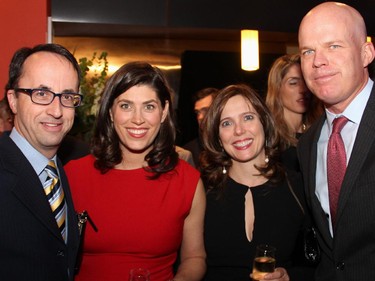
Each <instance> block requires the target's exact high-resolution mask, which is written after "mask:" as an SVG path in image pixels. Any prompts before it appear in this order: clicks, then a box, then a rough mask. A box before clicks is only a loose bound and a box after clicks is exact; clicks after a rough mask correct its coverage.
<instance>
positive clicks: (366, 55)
mask: <svg viewBox="0 0 375 281" xmlns="http://www.w3.org/2000/svg"><path fill="white" fill-rule="evenodd" d="M374 57H375V49H374V45H373V44H372V43H371V42H366V43H364V44H363V46H362V60H363V67H367V66H368V65H369V64H370V63H371V62H372V61H373V60H374Z"/></svg>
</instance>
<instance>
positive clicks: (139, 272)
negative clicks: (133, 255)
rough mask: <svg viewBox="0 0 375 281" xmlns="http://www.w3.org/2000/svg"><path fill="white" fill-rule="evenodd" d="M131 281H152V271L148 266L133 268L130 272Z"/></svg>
mask: <svg viewBox="0 0 375 281" xmlns="http://www.w3.org/2000/svg"><path fill="white" fill-rule="evenodd" d="M129 281H150V271H149V270H148V269H146V268H133V269H131V270H130V272H129Z"/></svg>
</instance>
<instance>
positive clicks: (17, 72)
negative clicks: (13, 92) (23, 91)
mask: <svg viewBox="0 0 375 281" xmlns="http://www.w3.org/2000/svg"><path fill="white" fill-rule="evenodd" d="M38 52H49V53H53V54H57V55H60V56H62V57H64V58H66V59H67V60H68V61H69V62H70V63H71V64H72V66H73V67H74V69H75V71H76V72H77V79H78V80H77V83H78V85H77V87H78V86H79V82H80V79H81V69H80V67H79V65H78V62H77V60H76V59H75V57H74V56H73V54H71V53H70V52H69V51H68V49H66V48H65V47H63V46H61V45H59V44H53V43H51V44H39V45H36V46H35V47H33V48H28V47H24V48H21V49H19V50H17V51H16V52H15V53H14V55H13V57H12V60H11V62H10V65H9V80H8V82H7V84H6V86H5V90H6V91H7V90H10V89H14V88H17V87H18V82H19V80H20V77H21V76H22V74H23V65H24V63H25V61H26V59H27V58H28V57H30V56H31V55H32V54H35V53H38ZM51 71H53V69H52V70H51Z"/></svg>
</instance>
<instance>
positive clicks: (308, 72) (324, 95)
mask: <svg viewBox="0 0 375 281" xmlns="http://www.w3.org/2000/svg"><path fill="white" fill-rule="evenodd" d="M298 39H299V48H300V52H301V65H302V72H303V74H304V77H305V80H306V83H307V85H308V87H309V88H310V90H311V91H312V92H313V93H314V94H315V95H316V96H317V97H318V98H319V99H321V100H322V101H323V102H324V103H325V105H326V107H327V108H328V109H330V110H331V111H332V112H334V113H340V112H342V111H343V110H345V108H346V107H347V106H348V105H349V103H350V102H351V101H352V100H353V99H354V97H355V96H356V95H357V94H358V93H359V92H360V91H361V90H362V89H363V87H364V86H365V84H366V82H367V79H368V71H367V68H366V67H367V65H368V64H369V63H370V62H371V61H372V59H373V56H374V55H373V52H374V48H373V46H372V44H371V43H366V29H365V26H364V22H363V19H362V18H361V16H360V15H359V14H358V13H357V12H356V11H355V10H354V9H352V8H350V7H348V6H345V5H341V4H336V3H329V2H328V3H325V4H322V5H319V6H318V7H317V8H315V9H313V10H312V11H311V12H310V13H309V14H307V16H305V18H304V19H303V21H302V23H301V25H300V29H299V38H298Z"/></svg>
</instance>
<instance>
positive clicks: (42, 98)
mask: <svg viewBox="0 0 375 281" xmlns="http://www.w3.org/2000/svg"><path fill="white" fill-rule="evenodd" d="M14 91H15V92H20V93H24V94H27V95H29V96H30V98H31V101H32V102H33V103H35V104H39V105H49V104H51V103H52V102H53V100H54V99H55V97H59V99H60V103H61V105H62V106H64V107H71V108H73V107H78V106H80V105H81V102H82V99H83V96H82V95H81V94H78V93H69V92H67V93H54V92H52V91H51V90H48V89H25V88H15V89H14Z"/></svg>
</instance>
